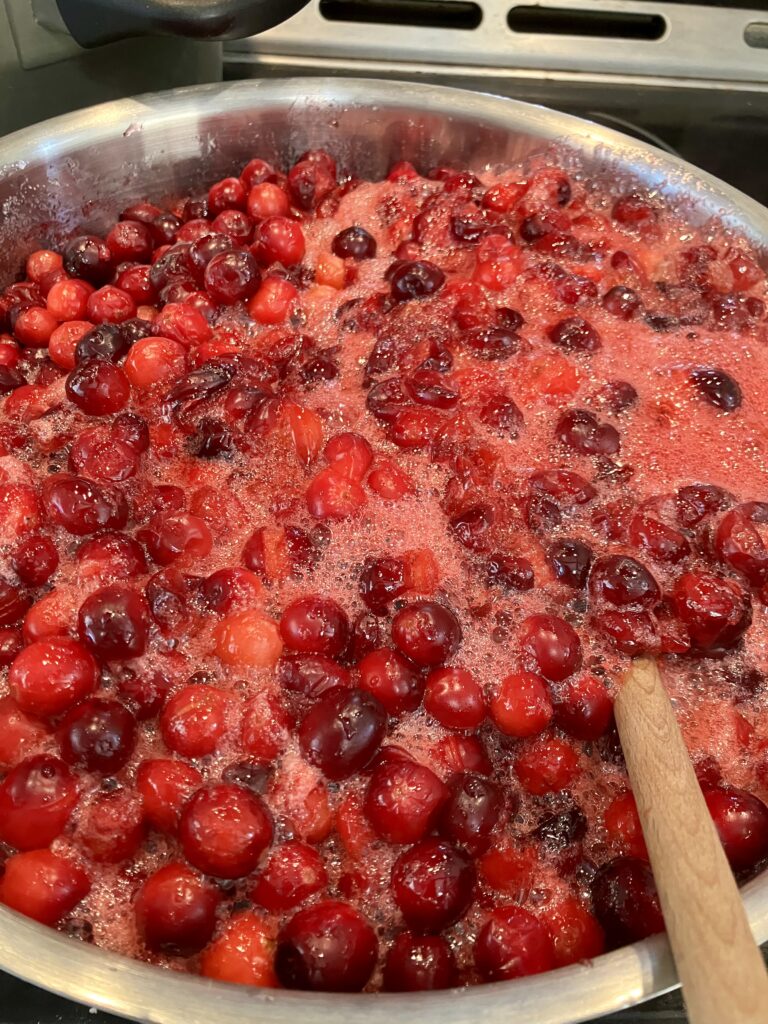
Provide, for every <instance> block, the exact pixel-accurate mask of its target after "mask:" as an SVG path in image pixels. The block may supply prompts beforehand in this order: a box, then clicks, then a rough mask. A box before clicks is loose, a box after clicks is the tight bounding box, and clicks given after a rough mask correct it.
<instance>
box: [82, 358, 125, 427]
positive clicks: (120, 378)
mask: <svg viewBox="0 0 768 1024" xmlns="http://www.w3.org/2000/svg"><path fill="white" fill-rule="evenodd" d="M66 391H67V398H69V400H70V401H71V402H73V403H74V404H75V405H76V406H78V408H80V409H82V411H83V412H84V413H86V415H88V416H109V415H111V414H112V413H115V412H119V411H120V410H121V409H122V408H123V406H124V405H125V404H126V402H127V401H128V398H129V396H130V393H131V386H130V384H129V383H128V378H127V377H126V376H125V374H124V373H123V371H122V370H121V369H120V367H119V366H114V365H113V364H112V363H107V362H102V361H101V360H96V359H94V360H90V361H88V362H83V363H80V364H79V366H78V367H77V368H76V369H75V370H73V371H72V373H70V375H69V377H67V385H66Z"/></svg>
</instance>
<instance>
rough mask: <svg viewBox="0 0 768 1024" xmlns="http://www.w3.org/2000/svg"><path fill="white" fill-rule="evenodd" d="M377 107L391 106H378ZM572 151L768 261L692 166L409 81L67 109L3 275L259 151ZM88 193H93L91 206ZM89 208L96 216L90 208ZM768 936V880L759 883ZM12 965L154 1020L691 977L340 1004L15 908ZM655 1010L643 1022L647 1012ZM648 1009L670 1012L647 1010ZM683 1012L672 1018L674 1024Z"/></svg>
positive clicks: (603, 976)
mask: <svg viewBox="0 0 768 1024" xmlns="http://www.w3.org/2000/svg"><path fill="white" fill-rule="evenodd" d="M372 113H373V114H375V116H372ZM551 145H559V146H561V147H562V152H563V156H564V158H566V159H567V158H568V157H569V154H571V155H572V156H573V157H574V158H576V159H577V160H578V161H579V162H581V163H582V164H583V166H584V167H585V169H586V170H587V171H588V172H589V173H592V174H594V175H595V176H597V177H600V176H603V175H605V176H611V177H612V178H615V177H616V176H619V177H626V178H627V180H628V182H629V181H637V180H640V181H641V182H643V183H645V184H647V185H649V186H651V187H654V188H658V189H660V190H662V191H663V192H664V193H665V194H666V195H668V196H669V197H670V198H671V199H672V200H673V201H675V202H678V203H680V204H681V206H682V207H683V208H684V209H685V211H686V213H687V215H689V216H690V217H691V218H692V219H694V220H696V221H700V222H701V221H706V220H707V219H708V218H710V217H712V216H722V217H723V218H724V220H725V221H726V222H727V223H728V224H729V225H730V226H731V227H733V228H734V229H735V230H738V231H743V232H744V233H746V234H748V235H749V236H750V238H751V239H752V240H753V241H754V242H755V243H756V244H757V245H758V246H759V247H760V248H761V250H762V252H763V255H764V258H765V259H766V262H768V210H766V209H764V208H763V207H762V206H761V205H760V204H759V203H758V202H756V201H754V200H752V199H749V198H748V197H746V196H744V195H741V194H739V193H738V192H737V191H735V190H734V189H732V188H730V187H729V186H727V185H724V184H723V183H722V182H719V181H717V180H716V179H714V178H712V177H711V176H709V175H708V174H706V173H700V172H698V171H696V170H695V169H694V168H692V167H691V166H690V165H688V164H686V163H685V162H684V161H682V160H680V159H678V158H676V157H674V156H670V155H667V154H665V153H663V152H661V151H659V150H657V149H654V148H652V147H650V146H648V145H647V144H645V143H642V142H635V141H633V140H632V139H629V138H627V137H626V136H622V135H619V134H617V133H615V132H613V131H611V130H609V129H606V128H603V127H601V126H598V125H595V124H590V123H588V122H586V121H583V120H579V119H576V118H573V117H569V116H567V115H564V114H562V113H558V112H555V111H552V110H546V109H544V108H541V107H535V106H530V105H528V104H525V103H519V102H515V101H511V100H505V99H501V98H498V97H494V96H487V95H480V94H473V93H467V92H463V91H459V90H449V89H441V88H436V87H434V86H431V85H427V84H418V85H416V84H411V83H406V82H396V81H384V82H381V81H370V80H345V79H319V80H315V81H313V82H312V83H311V87H310V86H309V84H308V82H307V80H306V79H298V80H287V81H259V82H238V83H231V84H224V85H219V86H208V87H200V88H194V89H186V90H179V91H176V92H171V93H165V94H152V95H147V96H144V97H139V98H137V99H135V100H123V101H118V102H115V103H110V104H105V105H103V106H101V107H95V108H90V109H89V110H86V111H82V112H79V113H76V114H71V115H66V116H64V117H62V118H58V119H56V120H54V121H51V122H47V123H45V124H42V125H40V126H38V127H36V128H33V129H28V130H25V131H23V132H19V133H17V134H15V135H13V136H10V137H8V138H7V139H5V140H1V141H0V279H2V278H4V277H7V276H8V275H9V274H12V273H13V272H14V271H15V270H16V269H17V267H18V264H19V261H20V260H21V259H22V258H23V257H24V256H25V255H26V253H27V252H29V251H30V250H31V249H32V248H34V247H35V246H36V245H37V244H39V243H41V242H46V241H48V242H55V241H56V240H57V237H58V238H60V237H63V236H64V235H65V234H66V233H67V232H69V231H72V230H74V229H75V228H76V227H77V226H78V225H80V224H82V223H83V222H85V224H86V226H90V227H93V228H94V229H99V228H100V227H103V226H104V225H105V224H106V223H107V221H108V219H109V217H110V216H114V215H115V213H116V212H117V211H119V210H120V209H121V208H122V207H123V206H125V205H126V204H127V203H128V201H129V200H133V199H135V198H137V197H141V196H157V197H161V196H164V195H173V194H182V193H184V192H185V191H187V190H190V189H194V188H196V187H198V186H199V185H200V184H202V182H203V181H204V180H206V179H208V180H210V178H212V177H215V176H217V175H222V174H225V173H227V172H230V171H231V170H232V169H234V168H235V167H237V166H238V165H240V164H242V163H244V162H245V161H246V160H247V159H248V158H249V157H250V156H252V155H253V154H254V152H258V153H259V155H262V156H264V157H266V158H267V159H272V160H274V161H275V162H277V163H278V164H282V165H284V164H286V163H288V162H289V161H290V159H291V158H293V157H295V156H296V155H297V154H298V153H299V152H301V151H303V150H304V149H306V148H310V147H316V146H325V147H327V148H329V149H330V150H331V151H333V152H334V153H335V154H336V155H337V156H338V158H339V160H340V162H341V163H342V164H344V165H346V166H347V167H348V168H349V169H350V170H354V171H355V172H357V173H359V174H361V175H363V176H365V175H368V176H375V175H380V174H382V173H383V172H384V171H385V170H386V169H387V168H388V166H389V165H390V164H391V163H392V162H393V161H395V160H397V159H402V158H410V159H413V160H414V161H415V162H416V163H417V164H419V165H420V166H421V167H422V168H423V169H425V168H427V167H429V166H432V165H434V164H437V163H452V164H454V165H456V166H466V167H469V168H472V169H480V168H482V167H485V166H488V165H493V164H496V163H501V164H503V163H505V162H510V161H514V160H518V159H525V158H526V157H527V156H529V155H532V154H534V153H536V152H538V151H541V150H542V149H546V148H548V147H550V146H551ZM86 200H87V202H86ZM84 210H86V211H87V212H86V213H84ZM744 897H745V904H746V908H747V912H748V915H749V918H750V922H751V924H752V927H753V931H754V934H755V936H756V938H757V939H758V940H759V941H765V940H766V939H768V875H765V876H762V877H760V878H757V879H755V880H754V881H753V882H751V883H750V884H749V885H748V886H746V887H745V890H744ZM0 968H2V969H4V970H6V971H7V972H9V973H10V974H14V975H16V976H18V977H19V978H22V979H25V980H26V981H30V982H33V983H35V984H37V985H41V986H44V987H46V988H48V989H50V990H51V991H53V992H55V993H58V994H60V995H65V996H67V997H69V998H71V999H74V1000H77V1001H78V1002H80V1003H83V1004H85V1005H86V1006H97V1007H99V1008H100V1009H102V1010H106V1011H111V1012H114V1013H118V1014H122V1015H124V1016H127V1017H130V1018H132V1019H136V1020H142V1021H147V1022H152V1024H198V1022H200V1024H210V1021H211V1019H212V1018H215V1020H216V1021H217V1024H241V1022H242V1020H243V1019H246V1018H247V1019H249V1020H253V1021H256V1022H258V1024H294V1022H295V1021H296V1020H297V1019H300V1020H301V1021H302V1024H325V1022H326V1021H327V1020H328V1018H329V1016H332V1017H333V1019H334V1020H335V1021H337V1022H339V1024H353V1022H355V1024H356V1022H357V1021H359V1020H360V1019H362V1018H363V1017H364V1018H365V1019H366V1020H368V1021H369V1022H370V1024H389V1022H390V1021H391V1020H392V1019H393V1018H395V1019H397V1018H398V1017H401V1018H402V1019H405V1020H411V1019H414V1017H415V1015H416V1014H417V1013H418V1017H419V1019H422V1020H423V1019H425V1018H427V1019H436V1020H437V1019H439V1020H440V1022H441V1024H470V1022H471V1024H474V1022H475V1021H476V1020H478V1019H482V1020H483V1021H484V1024H496V1022H498V1024H502V1022H504V1024H532V1022H536V1024H566V1022H571V1024H574V1022H577V1021H585V1020H590V1019H592V1018H595V1017H597V1016H599V1015H601V1014H605V1013H611V1012H614V1011H618V1010H621V1009H623V1008H626V1007H628V1006H634V1005H636V1004H638V1003H640V1002H642V1001H643V1000H644V999H648V998H650V997H651V996H654V995H657V994H659V993H663V992H665V991H666V990H668V989H670V988H671V987H672V986H674V984H675V974H674V968H673V964H672V960H671V956H670V953H669V949H668V946H667V943H666V940H665V939H664V938H663V937H662V936H656V937H654V938H652V939H649V940H646V941H644V942H641V943H637V944H635V945H633V946H629V947H625V948H624V949H621V950H617V951H615V952H613V953H610V954H608V955H606V956H602V957H599V958H598V959H597V960H596V961H595V962H594V963H593V964H591V965H576V966H573V967H569V968H565V969H562V970H559V971H557V972H553V973H550V974H547V975H540V976H537V977H531V978H524V979H521V980H519V981H516V982H511V983H501V984H493V985H485V986H480V987H477V988H474V989H467V990H459V991H454V992H436V993H421V994H418V995H415V996H414V995H405V996H399V995H376V996H346V995H344V996H328V995H314V994H307V993H298V992H274V991H271V990H270V991H264V990H248V989H245V988H241V987H239V986H232V987H229V986H223V985H215V984H213V983H211V982H208V981H205V980H203V979H200V978H196V977H192V976H188V975H183V974H178V973H173V972H167V971H161V970H158V969H156V968H152V967H149V966H148V965H146V964H142V963H139V962H136V961H132V960H127V959H124V958H121V957H118V956H116V955H114V954H110V953H106V952H104V951H102V950H98V949H96V948H94V947H92V946H89V945H85V944H80V943H77V942H76V941H74V940H72V939H69V938H67V937H65V936H63V935H60V934H57V933H56V932H54V931H51V930H49V929H45V928H43V927H41V926H39V925H37V924H35V923H34V922H31V921H29V920H26V919H24V918H21V917H19V916H17V915H15V914H14V913H12V912H11V911H8V910H5V909H3V908H0ZM19 986H20V983H18V982H15V981H13V980H11V979H9V978H7V977H5V978H3V980H2V981H1V982H0V1008H1V1011H2V1012H1V1014H0V1020H2V1021H3V1022H10V1021H19V1024H21V1022H24V1024H26V1022H27V1021H30V1022H31V1021H33V1020H35V1021H38V1022H43V1021H44V1022H46V1024H47V1022H49V1021H50V1022H51V1024H53V1021H57V1024H58V1022H60V1021H62V1020H63V1021H66V1022H67V1024H69V1022H70V1021H72V1022H74V1021H80V1020H86V1019H89V1020H90V1019H93V1018H92V1017H90V1016H86V1011H83V1010H81V1009H74V1008H71V1007H70V1006H69V1004H66V1003H63V1004H62V1003H61V1002H60V1001H56V1000H55V999H53V997H47V996H44V995H42V994H40V993H39V992H38V991H37V990H33V989H29V988H27V987H19ZM643 1012H644V1011H642V1010H640V1011H637V1015H635V1016H634V1017H633V1018H631V1019H633V1020H635V1021H640V1020H642V1019H644V1018H643ZM645 1019H653V1018H652V1017H650V1018H645ZM666 1019H667V1020H668V1019H669V1016H667V1017H666Z"/></svg>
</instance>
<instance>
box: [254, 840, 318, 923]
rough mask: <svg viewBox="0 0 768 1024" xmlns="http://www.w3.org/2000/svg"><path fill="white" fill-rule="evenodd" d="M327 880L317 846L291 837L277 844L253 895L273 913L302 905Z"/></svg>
mask: <svg viewBox="0 0 768 1024" xmlns="http://www.w3.org/2000/svg"><path fill="white" fill-rule="evenodd" d="M327 884H328V875H327V873H326V870H325V867H324V865H323V860H322V857H321V856H320V854H319V853H318V852H317V850H315V849H313V848H312V847H311V846H307V845H306V844H305V843H299V842H297V841H295V840H291V841H289V842H287V843H283V844H282V845H281V846H278V847H276V848H275V849H274V850H273V851H272V853H271V854H270V856H269V860H268V861H267V864H266V866H265V867H264V869H263V870H262V871H261V873H260V874H259V877H258V879H257V880H256V884H255V886H254V887H253V889H252V890H251V898H252V899H253V900H254V901H255V902H256V903H259V904H260V905H261V906H262V907H265V908H266V909H267V910H269V911H271V912H272V913H282V912H283V911H286V910H291V909H292V908H293V907H297V906H299V904H301V903H303V902H304V901H305V900H306V899H308V898H309V897H310V896H314V895H315V893H317V892H320V890H321V889H324V888H325V886H326V885H327Z"/></svg>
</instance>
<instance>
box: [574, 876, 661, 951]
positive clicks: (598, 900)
mask: <svg viewBox="0 0 768 1024" xmlns="http://www.w3.org/2000/svg"><path fill="white" fill-rule="evenodd" d="M592 902H593V904H594V907H595V914H596V916H597V919H598V921H599V922H600V924H601V925H602V926H603V928H604V929H605V934H606V938H607V940H608V942H609V944H610V945H611V946H613V947H616V946H623V945H625V944H626V943H629V942H639V940H640V939H645V938H647V936H649V935H655V934H656V932H661V931H664V918H663V917H662V914H661V906H660V905H659V897H658V894H657V892H656V885H655V884H654V881H653V875H652V874H651V869H650V868H649V867H648V865H647V864H645V863H644V862H643V861H641V860H634V859H633V858H631V857H618V858H617V859H616V860H612V861H610V862H609V863H608V864H606V865H605V866H604V867H602V868H601V869H600V870H599V871H598V873H597V874H596V875H595V878H594V881H593V882H592Z"/></svg>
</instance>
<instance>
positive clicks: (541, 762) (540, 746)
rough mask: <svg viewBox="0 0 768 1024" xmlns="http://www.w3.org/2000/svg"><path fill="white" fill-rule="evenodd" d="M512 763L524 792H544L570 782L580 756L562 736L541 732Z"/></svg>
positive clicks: (558, 788)
mask: <svg viewBox="0 0 768 1024" xmlns="http://www.w3.org/2000/svg"><path fill="white" fill-rule="evenodd" d="M514 766H515V772H516V774H517V777H518V779H519V780H520V784H521V785H522V787H523V788H524V789H525V790H526V792H528V793H533V795H534V796H543V794H545V793H556V792H558V791H560V790H562V789H565V787H566V786H568V785H569V783H570V782H571V781H572V780H573V779H574V778H575V776H576V775H577V773H578V770H579V758H578V754H577V753H576V751H575V750H574V749H573V747H572V746H570V745H569V744H567V743H564V742H563V741H562V740H559V739H557V738H556V737H551V738H549V737H547V736H540V737H538V738H537V739H536V740H534V741H533V742H532V743H531V744H530V746H529V747H528V748H527V750H526V752H525V753H524V754H520V756H519V757H517V758H516V760H515V762H514Z"/></svg>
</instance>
